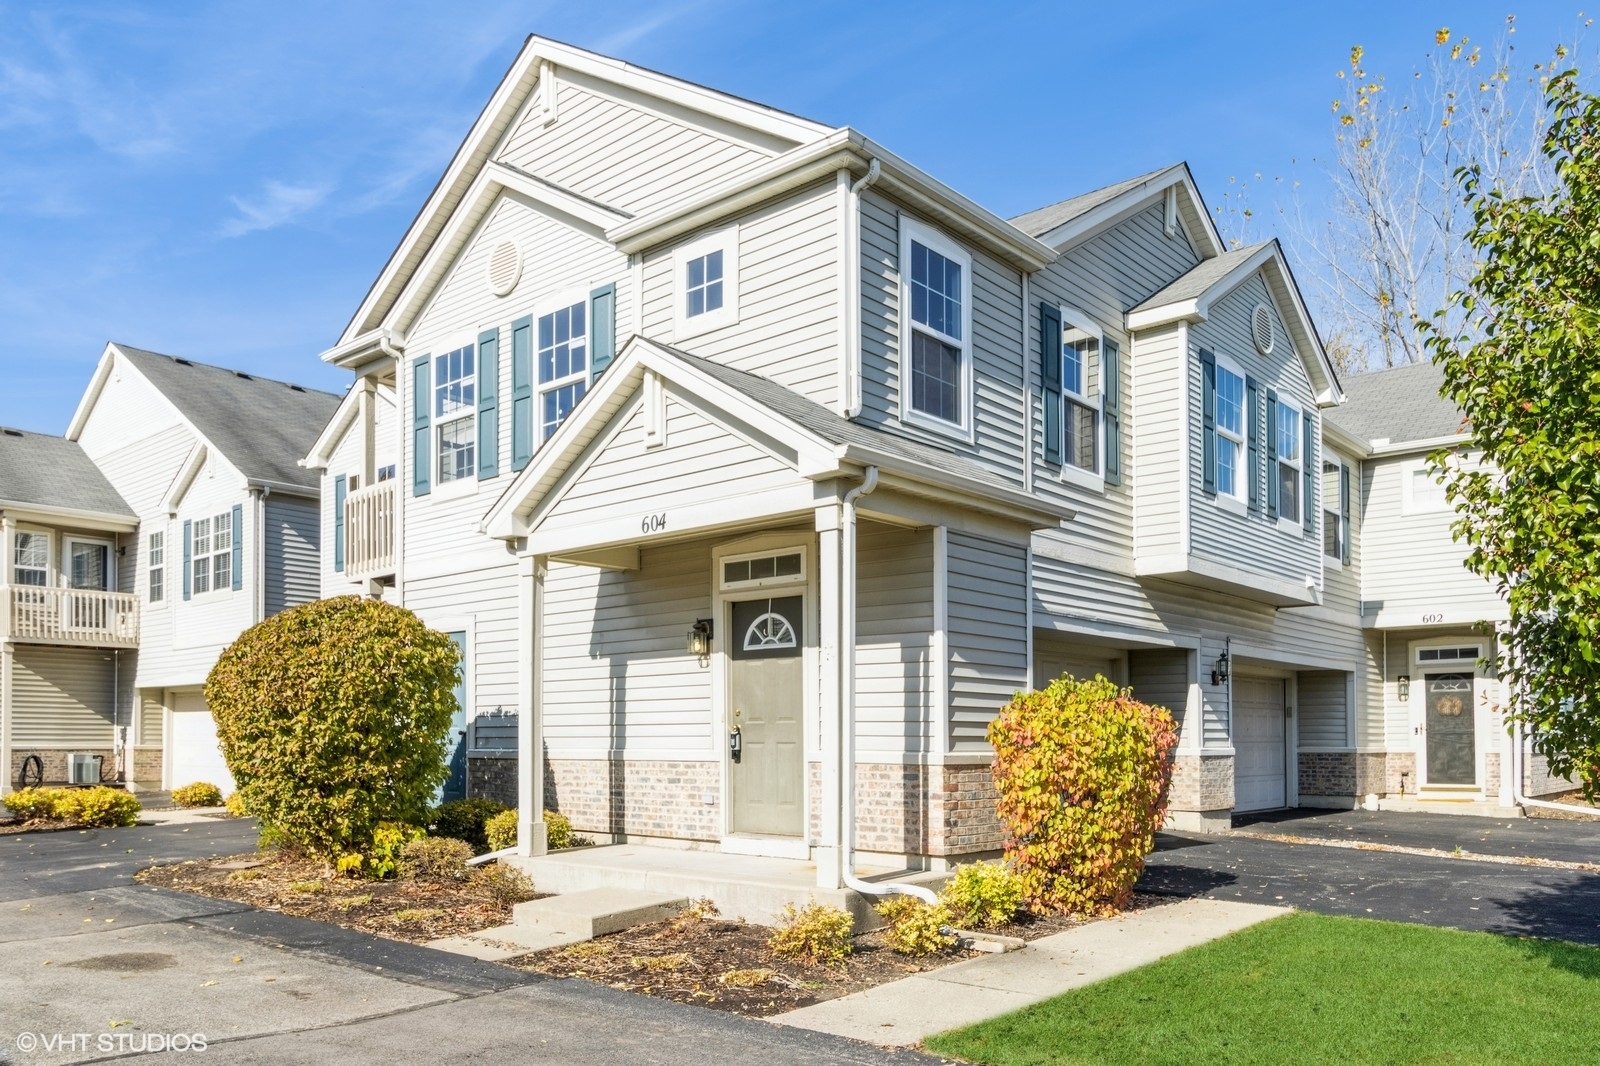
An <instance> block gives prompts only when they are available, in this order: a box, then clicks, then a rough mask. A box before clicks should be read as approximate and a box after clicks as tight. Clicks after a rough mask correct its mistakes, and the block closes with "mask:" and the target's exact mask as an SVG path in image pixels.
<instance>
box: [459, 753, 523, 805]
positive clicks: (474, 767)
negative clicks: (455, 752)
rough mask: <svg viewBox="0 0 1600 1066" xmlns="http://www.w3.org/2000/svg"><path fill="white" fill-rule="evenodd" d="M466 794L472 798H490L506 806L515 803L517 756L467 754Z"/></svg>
mask: <svg viewBox="0 0 1600 1066" xmlns="http://www.w3.org/2000/svg"><path fill="white" fill-rule="evenodd" d="M467 795H468V796H470V797H472V798H473V799H492V800H497V801H498V802H500V803H504V804H505V805H506V806H507V807H515V806H516V805H517V757H516V756H515V755H509V756H507V755H469V756H467Z"/></svg>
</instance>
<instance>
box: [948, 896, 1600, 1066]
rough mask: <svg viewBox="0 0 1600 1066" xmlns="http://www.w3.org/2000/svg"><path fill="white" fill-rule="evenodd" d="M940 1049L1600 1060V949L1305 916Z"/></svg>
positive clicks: (1144, 1064) (1009, 1057)
mask: <svg viewBox="0 0 1600 1066" xmlns="http://www.w3.org/2000/svg"><path fill="white" fill-rule="evenodd" d="M928 1046H929V1047H930V1048H931V1049H932V1050H934V1051H937V1052H940V1053H942V1054H946V1055H956V1056H960V1057H961V1058H965V1059H971V1060H973V1061H976V1062H983V1063H993V1064H996V1066H1013V1064H1020V1063H1080V1064H1085V1066H1090V1064H1092V1066H1120V1064H1123V1063H1127V1064H1130V1066H1133V1064H1137V1066H1158V1064H1164V1063H1171V1064H1173V1066H1202V1064H1204V1066H1210V1064H1213V1063H1249V1064H1251V1066H1257V1064H1273V1063H1292V1064H1294V1066H1316V1064H1319V1063H1327V1064H1330V1066H1333V1064H1338V1066H1344V1064H1346V1063H1384V1064H1389V1063H1430V1064H1431V1063H1451V1064H1452V1066H1459V1064H1467V1063H1470V1064H1485V1066H1488V1064H1494V1066H1500V1064H1503V1063H1505V1064H1509V1063H1529V1064H1537V1066H1555V1064H1563V1063H1578V1062H1600V948H1587V947H1579V946H1577V945H1574V944H1563V943H1554V942H1551V941H1542V940H1524V939H1518V938H1516V937H1504V936H1491V935H1489V934H1487V933H1462V932H1456V931H1455V930H1450V929H1430V928H1427V927H1424V926H1418V925H1400V924H1397V923H1394V922H1374V921H1364V920H1360V919H1355V918H1326V917H1322V916H1320V915H1314V914H1292V915H1287V916H1285V917H1283V918H1278V919H1275V920H1274V921H1271V922H1267V923H1265V924H1263V925H1258V926H1255V927H1254V928H1251V929H1247V930H1245V931H1244V932H1242V933H1236V934H1234V935H1233V936H1230V937H1225V938H1224V939H1222V940H1218V941H1216V942H1214V943H1211V944H1206V945H1203V946H1201V947H1198V948H1194V949H1192V950H1189V951H1185V952H1183V953H1182V954H1179V955H1174V956H1172V957H1171V958H1168V959H1163V960H1162V961H1161V962H1158V963H1154V964H1152V965H1150V966H1146V967H1144V968H1142V969H1139V970H1134V971H1131V972H1129V973H1125V974H1123V975H1121V976H1120V977H1114V978H1112V979H1111V980H1109V981H1104V982H1101V983H1100V984H1096V985H1090V986H1088V987H1086V988H1081V989H1078V990H1077V991H1074V992H1069V993H1067V994H1066V995H1063V996H1059V997H1057V998H1055V999H1052V1000H1048V1001H1046V1002H1044V1003H1039V1004H1036V1005H1034V1006H1032V1007H1029V1008H1027V1009H1026V1010H1021V1011H1017V1012H1016V1013H1015V1014H1009V1015H1006V1016H1005V1017H1003V1018H996V1019H994V1020H992V1021H988V1022H984V1023H982V1024H979V1025H974V1026H972V1027H970V1028H967V1029H958V1030H956V1031H955V1032H952V1033H945V1034H943V1035H941V1036H937V1037H934V1038H933V1039H931V1040H929V1041H928Z"/></svg>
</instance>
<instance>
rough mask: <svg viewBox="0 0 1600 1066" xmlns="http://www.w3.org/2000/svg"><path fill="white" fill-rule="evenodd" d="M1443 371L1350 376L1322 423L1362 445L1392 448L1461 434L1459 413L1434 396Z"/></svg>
mask: <svg viewBox="0 0 1600 1066" xmlns="http://www.w3.org/2000/svg"><path fill="white" fill-rule="evenodd" d="M1443 385H1444V371H1443V370H1441V369H1440V368H1439V367H1437V366H1435V365H1433V363H1431V362H1425V363H1411V364H1409V365H1407V366H1397V367H1391V368H1389V369H1387V370H1375V371H1372V372H1371V373H1367V374H1355V375H1352V376H1351V377H1348V378H1346V379H1345V381H1344V393H1345V402H1344V404H1342V405H1341V406H1339V407H1334V408H1331V409H1329V410H1328V411H1327V412H1326V417H1327V419H1328V421H1330V422H1332V423H1333V424H1334V425H1336V426H1338V427H1339V428H1340V429H1342V430H1344V431H1345V432H1346V433H1349V434H1350V435H1351V436H1354V437H1359V438H1360V439H1362V440H1365V441H1369V442H1370V441H1375V440H1389V441H1393V442H1395V443H1396V444H1399V443H1403V442H1405V441H1413V440H1430V439H1433V438H1435V437H1449V436H1454V435H1455V434H1457V433H1462V432H1465V430H1464V429H1463V427H1462V422H1461V411H1460V409H1459V408H1457V407H1456V405H1455V404H1454V403H1453V402H1451V401H1450V400H1447V399H1445V398H1444V397H1443V396H1441V395H1439V389H1440V388H1441V387H1442V386H1443Z"/></svg>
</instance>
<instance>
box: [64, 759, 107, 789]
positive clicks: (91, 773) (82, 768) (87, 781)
mask: <svg viewBox="0 0 1600 1066" xmlns="http://www.w3.org/2000/svg"><path fill="white" fill-rule="evenodd" d="M67 781H68V782H70V783H71V784H74V785H98V784H99V783H100V756H98V755H83V754H78V753H74V754H72V755H68V756H67Z"/></svg>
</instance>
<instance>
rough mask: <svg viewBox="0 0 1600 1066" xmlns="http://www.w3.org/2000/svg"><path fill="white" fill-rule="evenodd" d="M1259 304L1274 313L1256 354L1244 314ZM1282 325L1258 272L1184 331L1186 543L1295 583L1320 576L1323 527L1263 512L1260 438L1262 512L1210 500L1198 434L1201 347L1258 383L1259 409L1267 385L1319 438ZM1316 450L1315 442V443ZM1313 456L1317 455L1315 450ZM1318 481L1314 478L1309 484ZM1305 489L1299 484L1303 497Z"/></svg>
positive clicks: (1307, 387)
mask: <svg viewBox="0 0 1600 1066" xmlns="http://www.w3.org/2000/svg"><path fill="white" fill-rule="evenodd" d="M1257 304H1265V305H1266V306H1267V308H1268V309H1269V311H1270V313H1271V314H1272V319H1273V330H1274V332H1275V335H1276V337H1277V343H1276V345H1275V347H1274V348H1273V352H1272V354H1271V355H1270V356H1262V355H1259V354H1258V353H1257V352H1256V350H1255V346H1254V344H1253V342H1252V341H1251V339H1250V316H1251V313H1252V312H1253V310H1254V309H1255V306H1256V305H1257ZM1288 337H1289V335H1288V331H1287V330H1286V329H1285V328H1284V325H1283V320H1282V319H1280V318H1279V317H1278V313H1277V310H1276V308H1274V306H1273V304H1272V301H1271V299H1270V298H1269V296H1268V293H1267V287H1266V284H1265V283H1264V282H1263V281H1262V279H1261V276H1260V275H1259V274H1258V275H1256V276H1255V277H1253V278H1251V279H1249V280H1248V281H1246V282H1244V283H1243V284H1241V285H1240V286H1239V287H1238V288H1237V289H1235V290H1234V291H1233V292H1231V293H1229V294H1228V295H1227V296H1226V297H1224V298H1223V299H1221V300H1219V301H1218V302H1217V303H1216V304H1215V305H1213V307H1212V309H1211V317H1210V318H1209V319H1208V320H1207V321H1205V322H1202V323H1199V324H1197V325H1195V326H1194V327H1192V328H1191V329H1190V331H1189V347H1190V349H1191V350H1190V353H1189V362H1188V374H1189V424H1190V426H1191V427H1192V428H1191V431H1190V437H1189V460H1190V464H1189V465H1190V471H1189V485H1190V499H1191V500H1192V501H1193V507H1192V511H1191V516H1192V517H1191V519H1190V528H1191V545H1192V550H1193V552H1194V554H1195V555H1198V556H1203V557H1205V558H1208V559H1213V560H1216V561H1217V562H1221V563H1226V564H1228V565H1229V566H1236V567H1239V568H1241V569H1244V570H1254V571H1257V572H1259V573H1263V574H1267V575H1269V576H1271V577H1276V578H1280V579H1283V580H1287V581H1290V582H1293V583H1296V584H1298V583H1299V582H1300V581H1301V580H1302V579H1304V578H1305V577H1306V576H1307V575H1310V576H1311V577H1313V578H1316V579H1318V580H1319V581H1320V579H1321V574H1322V526H1321V522H1320V520H1319V521H1318V522H1317V523H1316V524H1315V525H1314V526H1313V530H1312V535H1311V536H1307V535H1306V533H1305V530H1304V527H1303V526H1300V525H1297V526H1296V527H1295V528H1294V529H1293V530H1288V529H1287V528H1284V529H1280V528H1279V527H1278V525H1277V520H1276V519H1268V518H1267V517H1266V499H1267V497H1266V476H1267V474H1266V467H1267V443H1266V439H1265V437H1263V440H1262V442H1261V460H1260V463H1259V465H1258V467H1257V469H1255V470H1253V471H1251V472H1250V474H1251V476H1252V477H1254V478H1255V479H1256V481H1257V483H1258V484H1259V486H1260V491H1261V510H1260V511H1259V512H1257V513H1251V514H1241V513H1239V512H1237V511H1234V510H1231V509H1229V508H1227V507H1224V506H1223V505H1221V504H1219V503H1217V502H1216V499H1215V498H1214V497H1212V496H1208V495H1207V494H1206V493H1205V491H1204V488H1203V486H1204V479H1205V466H1204V457H1203V453H1202V447H1203V441H1202V433H1201V413H1200V408H1201V385H1200V357H1199V352H1200V350H1201V349H1205V350H1206V351H1209V352H1211V353H1213V354H1215V355H1217V356H1218V357H1219V358H1220V357H1226V358H1227V359H1230V360H1232V361H1233V363H1234V364H1235V365H1236V366H1238V367H1239V368H1240V369H1241V370H1243V371H1244V373H1245V374H1247V375H1249V376H1251V377H1254V378H1255V379H1256V380H1257V381H1259V382H1260V383H1261V388H1262V390H1263V392H1262V399H1261V403H1262V405H1263V410H1264V409H1265V404H1266V399H1265V395H1266V394H1265V390H1267V389H1269V388H1270V389H1273V390H1275V391H1276V392H1277V394H1278V395H1279V397H1280V398H1282V399H1284V400H1286V401H1288V402H1289V403H1291V404H1293V405H1294V406H1295V407H1297V408H1299V409H1300V410H1301V411H1302V412H1310V414H1311V415H1312V417H1313V419H1314V420H1315V421H1316V425H1317V429H1316V437H1317V438H1318V439H1320V437H1321V415H1320V413H1319V412H1318V411H1317V410H1316V409H1315V407H1314V406H1313V401H1312V396H1311V383H1310V379H1309V378H1307V376H1306V372H1305V367H1304V365H1303V364H1302V363H1301V362H1300V360H1299V358H1298V357H1297V356H1296V355H1295V354H1294V353H1293V351H1292V350H1291V347H1290V344H1289V339H1288ZM1318 455H1320V448H1319V449H1318ZM1310 458H1311V461H1313V462H1318V461H1320V460H1319V459H1318V457H1317V456H1312V457H1310ZM1318 480H1320V479H1318V478H1313V485H1315V484H1316V482H1317V481H1318ZM1303 494H1304V490H1303V488H1302V495H1303ZM1316 495H1317V496H1318V498H1317V499H1314V500H1311V501H1309V502H1310V504H1311V507H1312V513H1313V514H1314V515H1317V516H1318V518H1319V519H1320V514H1321V506H1322V501H1321V498H1320V494H1316Z"/></svg>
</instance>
